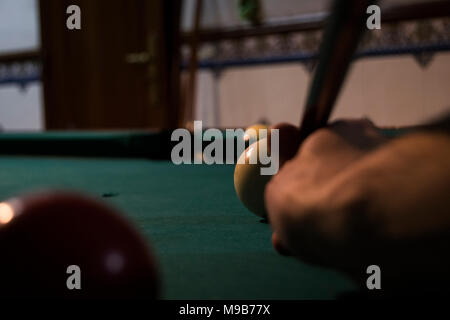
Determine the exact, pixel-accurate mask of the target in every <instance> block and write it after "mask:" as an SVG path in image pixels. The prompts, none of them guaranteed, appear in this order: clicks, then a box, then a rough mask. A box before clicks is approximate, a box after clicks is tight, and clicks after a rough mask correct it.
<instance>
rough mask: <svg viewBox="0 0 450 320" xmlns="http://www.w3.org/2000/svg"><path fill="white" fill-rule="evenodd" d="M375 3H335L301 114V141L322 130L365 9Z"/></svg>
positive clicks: (338, 0)
mask: <svg viewBox="0 0 450 320" xmlns="http://www.w3.org/2000/svg"><path fill="white" fill-rule="evenodd" d="M375 2H376V1H370V0H335V1H334V3H333V7H332V11H331V15H330V17H329V20H328V23H327V25H326V27H325V32H324V35H323V40H322V43H321V46H320V51H319V63H318V65H317V68H316V72H315V74H314V79H313V81H312V84H311V87H310V89H309V95H308V99H307V100H306V106H305V112H304V114H303V119H302V121H301V124H300V138H301V141H303V140H304V139H305V138H306V137H307V136H308V135H309V134H311V133H312V132H313V131H314V130H316V129H318V128H321V127H324V126H325V125H326V124H327V122H328V118H329V116H330V113H331V110H332V108H333V105H334V102H335V100H336V97H337V95H338V93H339V90H340V88H341V86H342V83H343V82H344V79H345V75H346V73H347V70H348V67H349V65H350V61H351V59H352V56H353V53H354V52H355V50H356V48H357V45H358V42H359V39H360V37H361V35H362V34H363V30H364V29H365V28H366V26H365V17H366V10H367V7H368V6H369V5H371V4H373V3H375Z"/></svg>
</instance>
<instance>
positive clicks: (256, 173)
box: [234, 138, 272, 218]
mask: <svg viewBox="0 0 450 320" xmlns="http://www.w3.org/2000/svg"><path fill="white" fill-rule="evenodd" d="M259 148H262V149H261V152H262V154H267V153H266V152H267V138H264V139H260V140H259V141H257V142H254V143H253V144H251V145H250V146H249V147H248V148H247V149H246V150H245V151H244V152H243V153H242V154H241V156H240V157H239V160H238V163H237V164H236V167H235V169H234V188H235V190H236V193H237V196H238V198H239V200H241V202H242V203H243V204H244V205H245V206H246V207H247V209H249V210H250V211H251V212H253V213H254V214H256V215H257V216H260V217H262V218H266V217H267V213H266V208H265V205H264V189H265V187H266V184H267V183H268V182H269V180H270V178H271V177H272V176H270V175H261V167H264V166H267V165H263V164H261V163H260V161H259V156H258V152H259Z"/></svg>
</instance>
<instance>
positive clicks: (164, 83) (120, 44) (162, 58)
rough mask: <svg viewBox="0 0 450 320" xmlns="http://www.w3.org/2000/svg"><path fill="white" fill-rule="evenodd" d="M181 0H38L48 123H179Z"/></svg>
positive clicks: (113, 126)
mask: <svg viewBox="0 0 450 320" xmlns="http://www.w3.org/2000/svg"><path fill="white" fill-rule="evenodd" d="M180 2H181V1H180V0H177V1H164V0H108V1H99V0H95V1H93V0H58V1H53V0H41V1H40V17H41V35H42V53H43V82H44V106H45V121H46V128H47V129H125V128H173V127H176V126H177V125H178V115H179V56H180V54H179V51H180V50H179V38H180V37H179V16H180ZM73 4H75V5H78V6H79V7H80V9H81V30H69V29H68V28H67V27H66V19H67V18H68V17H69V14H67V13H66V8H67V7H68V6H70V5H73Z"/></svg>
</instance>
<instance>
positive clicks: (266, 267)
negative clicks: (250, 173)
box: [0, 156, 354, 299]
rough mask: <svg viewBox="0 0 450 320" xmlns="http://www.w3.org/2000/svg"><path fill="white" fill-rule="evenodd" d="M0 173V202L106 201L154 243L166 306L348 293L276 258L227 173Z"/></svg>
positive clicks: (42, 162) (152, 168) (324, 275)
mask: <svg viewBox="0 0 450 320" xmlns="http://www.w3.org/2000/svg"><path fill="white" fill-rule="evenodd" d="M0 168H1V170H0V198H1V199H5V198H8V197H11V196H16V195H20V194H22V193H24V192H29V191H35V190H39V189H42V188H63V189H71V190H78V191H82V192H84V193H87V194H90V195H92V196H94V197H98V198H101V197H102V195H105V194H109V195H110V197H107V198H102V199H103V200H104V201H107V202H109V203H111V204H112V205H114V206H116V207H118V208H119V209H121V211H122V212H123V214H124V215H126V216H127V217H128V218H129V219H130V220H131V221H132V222H133V223H134V225H135V226H136V227H137V228H138V230H139V231H140V232H141V233H142V234H143V235H144V236H145V237H146V238H147V239H148V241H149V243H151V246H152V247H153V249H154V254H155V256H156V258H157V260H158V263H159V268H160V270H161V276H162V283H163V294H162V296H163V298H167V299H215V298H217V299H219V298H221V299H315V298H324V299H328V298H334V297H336V295H337V294H339V293H341V292H348V291H349V290H352V289H354V286H353V284H352V283H351V282H350V281H349V280H347V279H346V278H344V277H343V276H341V275H339V274H337V273H335V272H332V271H329V270H325V269H321V268H317V267H312V266H308V265H305V264H303V263H302V262H300V261H297V260H294V259H293V258H287V257H282V256H279V255H277V254H276V253H275V252H274V250H273V249H272V247H271V241H270V239H271V232H270V227H269V225H267V224H263V223H261V222H260V219H259V218H258V217H256V216H254V215H253V214H251V213H250V212H249V211H247V210H246V209H245V208H244V206H243V205H242V204H241V203H240V202H239V200H238V199H237V197H236V195H235V192H234V187H233V170H234V167H233V166H230V165H228V166H225V165H222V166H220V165H215V166H207V165H181V166H176V165H173V164H171V163H170V162H168V161H150V160H146V159H114V158H72V157H64V158H62V157H48V156H47V157H43V156H40V157H19V156H1V157H0ZM111 195H112V196H111ZM49 232H51V230H49Z"/></svg>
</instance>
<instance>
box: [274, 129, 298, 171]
mask: <svg viewBox="0 0 450 320" xmlns="http://www.w3.org/2000/svg"><path fill="white" fill-rule="evenodd" d="M270 129H278V139H279V159H280V168H281V167H282V166H283V164H284V163H285V162H286V161H288V160H290V159H292V158H293V157H294V156H295V154H296V153H297V151H298V149H299V147H300V144H301V141H300V130H299V128H298V127H296V126H294V125H291V124H289V123H285V122H283V123H278V124H276V125H273V126H271V127H270ZM268 143H269V146H270V145H271V135H269V138H268Z"/></svg>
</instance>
